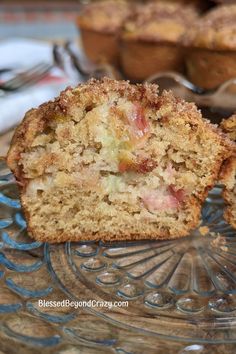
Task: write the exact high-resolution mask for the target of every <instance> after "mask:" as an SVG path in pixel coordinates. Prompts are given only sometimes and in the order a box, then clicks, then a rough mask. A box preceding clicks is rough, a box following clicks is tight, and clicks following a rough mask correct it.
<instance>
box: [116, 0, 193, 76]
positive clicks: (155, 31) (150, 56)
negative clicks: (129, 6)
mask: <svg viewBox="0 0 236 354" xmlns="http://www.w3.org/2000/svg"><path fill="white" fill-rule="evenodd" d="M196 17H197V13H196V11H195V10H194V9H193V8H192V7H187V6H182V5H180V4H176V3H169V2H168V3H166V2H153V1H152V2H150V3H148V4H144V5H140V6H137V8H136V11H135V14H134V16H133V18H132V19H130V20H129V21H127V23H126V24H125V27H124V31H123V33H122V49H121V61H122V66H123V70H124V72H125V74H126V75H127V77H128V78H130V79H132V80H137V81H141V80H144V79H146V78H147V77H148V76H150V75H152V74H154V73H157V72H161V71H167V70H178V71H182V69H183V57H184V54H183V50H182V47H181V46H180V45H179V42H180V39H181V37H182V35H183V33H184V32H185V31H186V28H187V27H188V26H190V24H192V22H193V21H194V20H195V19H196Z"/></svg>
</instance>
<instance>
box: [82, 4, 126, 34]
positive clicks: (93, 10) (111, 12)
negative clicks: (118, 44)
mask: <svg viewBox="0 0 236 354" xmlns="http://www.w3.org/2000/svg"><path fill="white" fill-rule="evenodd" d="M129 14H130V5H129V4H128V3H127V2H126V1H124V0H103V1H99V2H95V3H91V4H88V5H87V6H85V7H84V9H83V11H82V12H81V14H80V15H79V16H78V19H77V23H78V25H79V27H81V28H84V29H88V30H89V29H90V30H94V31H98V32H104V33H115V32H116V31H118V30H119V29H120V28H121V26H122V25H123V22H124V21H125V19H126V18H127V17H128V16H129Z"/></svg>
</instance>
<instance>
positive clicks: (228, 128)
mask: <svg viewBox="0 0 236 354" xmlns="http://www.w3.org/2000/svg"><path fill="white" fill-rule="evenodd" d="M221 128H222V130H223V131H224V132H225V133H226V134H227V135H228V136H229V137H230V139H232V140H233V141H235V142H236V114H235V115H233V116H232V117H230V118H228V119H224V120H223V121H222V123H221ZM221 182H222V183H223V184H224V185H225V186H226V188H225V190H224V193H223V196H224V198H225V200H226V201H227V203H228V206H227V208H226V210H225V213H224V217H225V219H226V220H227V221H228V222H229V223H230V224H231V225H232V226H233V227H235V228H236V146H235V155H234V156H232V157H231V158H230V159H228V160H227V161H226V162H225V163H224V165H223V168H222V176H221Z"/></svg>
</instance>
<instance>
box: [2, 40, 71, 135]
mask: <svg viewBox="0 0 236 354" xmlns="http://www.w3.org/2000/svg"><path fill="white" fill-rule="evenodd" d="M39 62H45V63H53V58H52V45H51V44H49V43H47V42H42V41H38V40H31V39H24V38H22V39H21V38H16V39H9V40H4V41H2V42H0V69H2V68H16V69H18V68H19V69H27V68H30V67H32V66H33V65H36V64H37V63H39ZM0 80H1V76H0ZM73 84H74V83H72V82H71V80H70V79H68V78H67V77H65V75H64V74H63V73H62V71H61V70H59V69H57V68H53V69H52V70H51V72H50V75H49V77H48V78H47V80H42V81H41V82H40V83H38V84H36V85H34V86H31V87H30V88H28V89H26V90H22V91H19V92H16V93H11V94H7V95H5V96H4V97H0V134H2V133H3V132H5V131H7V130H8V129H10V128H12V127H13V126H15V125H17V124H18V123H19V122H20V121H21V119H22V118H23V116H24V114H25V112H26V111H27V110H29V109H30V108H32V107H37V106H38V105H40V104H41V103H43V102H45V101H48V100H50V99H53V98H54V97H56V96H57V95H58V94H59V92H60V91H62V90H63V89H64V88H65V87H66V86H68V85H73Z"/></svg>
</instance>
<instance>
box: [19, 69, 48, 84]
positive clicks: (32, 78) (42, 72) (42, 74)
mask: <svg viewBox="0 0 236 354" xmlns="http://www.w3.org/2000/svg"><path fill="white" fill-rule="evenodd" d="M52 67H53V66H52V65H50V64H45V66H44V67H42V68H41V69H40V70H38V71H37V72H34V73H33V74H32V75H31V76H30V77H29V78H28V79H27V80H25V82H24V84H23V85H21V88H23V87H28V86H30V85H32V84H35V83H36V82H38V81H40V80H41V79H43V78H44V77H45V75H46V74H47V73H48V72H49V71H50V69H51V68H52Z"/></svg>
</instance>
